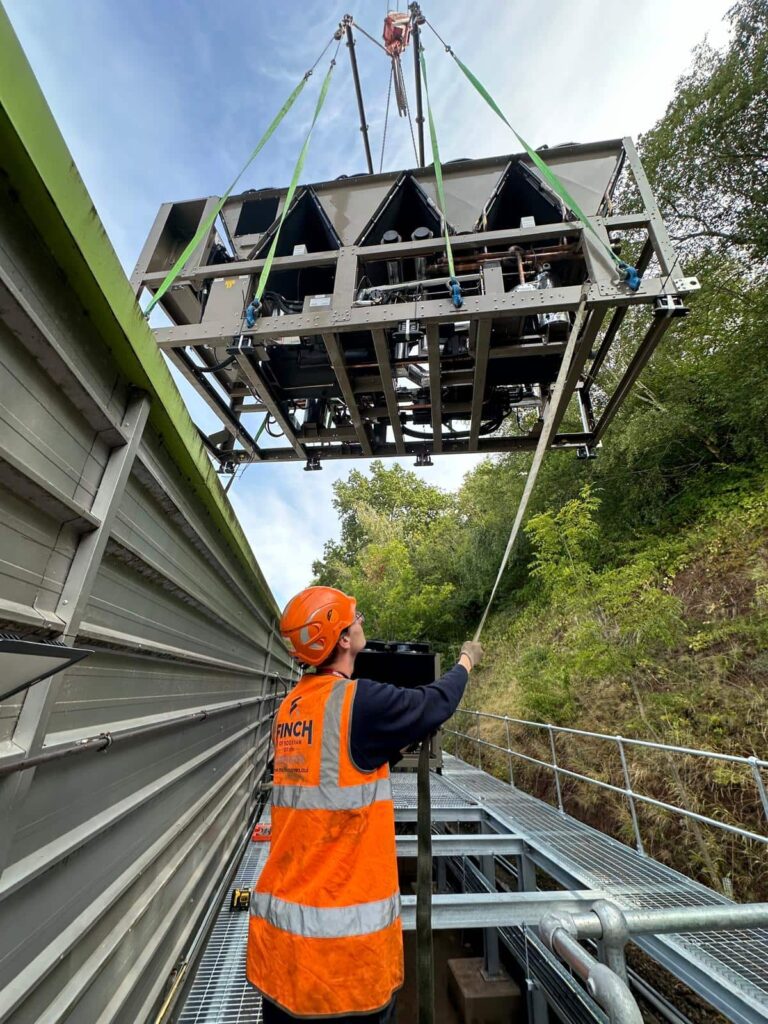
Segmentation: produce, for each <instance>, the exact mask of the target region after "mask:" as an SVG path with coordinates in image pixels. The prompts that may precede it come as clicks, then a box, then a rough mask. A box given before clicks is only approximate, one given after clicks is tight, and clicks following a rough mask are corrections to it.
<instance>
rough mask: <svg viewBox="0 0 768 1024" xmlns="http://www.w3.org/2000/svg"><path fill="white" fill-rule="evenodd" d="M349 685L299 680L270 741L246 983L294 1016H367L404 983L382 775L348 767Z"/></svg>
mask: <svg viewBox="0 0 768 1024" xmlns="http://www.w3.org/2000/svg"><path fill="white" fill-rule="evenodd" d="M355 686H356V683H355V682H353V681H350V680H349V679H339V678H337V677H335V676H328V675H325V676H319V675H318V676H314V675H310V676H304V678H303V679H301V681H300V682H299V684H298V685H297V686H296V687H295V688H294V689H293V690H292V691H291V693H289V695H288V696H287V697H286V698H285V700H284V701H283V702H282V704H281V705H280V709H279V710H278V713H277V717H276V720H275V725H274V730H273V736H274V745H275V775H274V786H273V790H272V845H271V849H270V853H269V857H268V859H267V862H266V864H265V866H264V869H263V870H262V873H261V875H260V877H259V879H258V882H257V883H256V886H255V888H254V891H253V893H252V894H251V917H250V924H249V934H248V965H247V974H248V980H249V981H250V982H251V984H253V985H255V986H256V988H258V989H259V990H260V991H261V992H262V993H263V994H264V995H265V996H266V997H267V998H268V999H271V1000H272V1002H274V1003H277V1005H278V1006H280V1007H282V1008H283V1009H284V1010H286V1011H287V1012H288V1013H291V1014H293V1015H294V1016H296V1017H332V1016H341V1015H344V1014H356V1013H374V1012H375V1011H376V1010H380V1009H382V1008H383V1007H385V1006H386V1005H387V1004H388V1003H389V1002H390V1000H391V998H392V995H393V994H394V993H395V992H396V991H397V989H398V988H400V987H401V985H402V984H403V946H402V927H401V923H400V892H399V889H398V880H397V855H396V852H395V812H394V805H393V803H392V787H391V783H390V780H389V766H388V765H386V764H385V765H382V767H381V768H377V769H376V770H375V771H371V772H365V771H361V770H360V769H359V768H356V767H355V765H354V764H353V762H352V757H351V754H350V749H349V735H350V725H351V719H352V700H353V698H354V694H355Z"/></svg>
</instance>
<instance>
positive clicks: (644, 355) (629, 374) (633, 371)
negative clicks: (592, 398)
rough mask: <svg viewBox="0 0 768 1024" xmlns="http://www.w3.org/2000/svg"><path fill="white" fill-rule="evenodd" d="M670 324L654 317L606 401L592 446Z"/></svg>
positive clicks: (670, 321)
mask: <svg viewBox="0 0 768 1024" xmlns="http://www.w3.org/2000/svg"><path fill="white" fill-rule="evenodd" d="M671 323H672V319H671V318H670V317H655V318H654V322H653V323H652V324H651V326H650V327H649V328H648V332H647V333H646V335H645V337H644V338H643V340H642V341H641V342H640V344H639V346H638V348H637V351H636V352H635V354H634V356H633V357H632V359H631V360H630V362H629V366H628V367H627V369H626V370H625V372H624V376H623V377H622V378H621V380H620V381H619V383H618V384H617V385H616V388H615V390H614V392H613V394H612V395H611V397H610V398H609V399H608V404H607V405H606V406H605V409H603V413H602V415H601V417H600V419H599V420H598V422H597V426H596V427H595V430H594V434H593V441H592V443H593V444H597V442H598V441H600V439H601V438H602V437H603V435H604V434H605V432H606V430H607V429H608V426H609V424H610V422H611V420H612V419H613V417H614V416H615V415H616V413H617V412H618V411H619V407H620V406H621V403H622V402H623V401H624V399H625V397H626V395H627V393H628V391H629V389H630V388H631V387H632V385H633V384H634V383H635V381H636V380H637V378H638V377H639V376H640V374H641V373H642V371H643V369H644V367H645V365H646V363H647V362H648V360H649V359H650V358H651V356H652V355H653V353H654V351H655V350H656V346H657V345H658V344H659V342H660V341H661V339H662V337H663V336H664V334H665V332H666V330H667V328H668V327H669V325H670V324H671Z"/></svg>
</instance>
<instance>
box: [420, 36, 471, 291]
mask: <svg viewBox="0 0 768 1024" xmlns="http://www.w3.org/2000/svg"><path fill="white" fill-rule="evenodd" d="M419 61H420V63H421V78H422V81H423V82H424V98H425V99H426V101H427V120H428V121H429V138H430V141H431V143H432V162H433V163H434V166H435V184H436V186H437V203H438V206H439V208H440V216H441V217H442V220H443V237H444V238H445V254H446V257H447V259H448V276H449V277H450V284H449V285H448V287H449V289H450V292H451V300H452V301H453V304H454V306H455V307H456V308H457V309H460V308H461V306H462V305H463V304H464V302H463V299H462V297H461V286H460V285H459V282H458V281H457V279H456V270H455V267H454V263H453V249H452V248H451V237H450V235H449V234H448V218H447V217H446V214H445V190H444V188H443V166H442V164H441V163H440V150H439V148H438V145H437V130H436V129H435V119H434V117H433V116H432V107H431V105H430V102H429V85H428V83H427V64H426V61H425V60H424V47H423V46H421V47H419Z"/></svg>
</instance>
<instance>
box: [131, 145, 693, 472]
mask: <svg viewBox="0 0 768 1024" xmlns="http://www.w3.org/2000/svg"><path fill="white" fill-rule="evenodd" d="M607 145H609V144H607V143H595V144H591V145H589V146H579V147H571V149H573V150H574V151H578V152H579V153H582V154H584V155H589V154H590V153H596V152H598V151H599V150H600V147H601V146H602V147H606V146H607ZM616 145H617V146H620V148H621V151H622V157H623V160H624V162H625V164H626V166H627V167H628V168H629V171H630V172H631V174H632V176H633V177H634V180H635V182H636V184H637V187H638V192H639V194H640V198H641V202H642V207H643V208H642V210H641V211H640V212H637V213H632V214H624V215H613V216H605V217H599V216H598V217H594V218H593V221H592V224H593V226H594V227H595V229H596V231H597V234H598V235H599V236H600V237H601V238H602V239H603V241H605V242H608V240H609V237H610V235H611V234H612V233H615V232H626V231H635V230H640V231H643V232H645V243H644V246H643V248H642V252H641V255H640V258H639V269H640V270H641V271H644V270H646V269H647V267H648V265H649V264H650V262H651V260H652V259H653V258H654V257H655V259H656V260H657V262H658V266H659V268H660V276H658V277H651V278H647V279H643V280H642V281H641V284H640V287H639V288H638V289H637V291H634V292H633V291H630V290H629V288H628V287H627V285H626V284H624V283H623V282H622V281H620V280H619V278H618V275H617V272H616V270H615V267H613V265H612V264H611V263H610V261H609V260H607V258H606V255H605V253H604V252H603V251H602V249H601V247H600V246H599V245H597V244H596V242H595V240H594V236H593V235H592V233H591V232H589V231H586V230H585V229H584V227H583V225H582V224H581V223H580V222H578V221H564V222H561V223H558V224H546V225H537V226H533V227H525V228H522V227H521V228H509V229H504V230H492V231H472V232H467V233H462V234H457V235H454V236H453V238H452V245H453V249H454V252H455V254H456V256H457V259H459V260H460V258H461V254H462V253H463V252H466V251H467V250H476V251H477V250H482V249H484V248H486V247H497V246H499V247H501V246H505V247H508V246H512V245H521V244H524V243H525V244H534V243H536V242H537V241H542V240H544V239H547V238H550V239H551V238H552V237H553V236H558V237H564V238H567V239H568V240H570V241H573V242H576V243H579V245H580V247H581V250H582V252H583V256H584V259H585V262H586V267H587V271H588V275H589V280H590V282H591V284H590V287H589V290H588V293H587V307H586V308H587V316H586V319H585V323H584V327H583V330H582V332H581V337H580V339H579V344H578V346H577V349H576V352H575V353H574V359H573V363H572V366H571V370H570V372H569V376H568V379H567V381H566V386H565V391H564V393H563V396H562V403H561V404H560V408H559V409H558V410H557V415H556V416H555V420H556V426H557V427H559V425H560V421H561V420H562V418H563V416H564V414H565V411H566V409H567V407H568V404H569V402H570V401H571V399H572V398H573V397H574V395H575V396H576V398H577V401H578V405H579V410H580V413H581V419H582V429H581V430H576V431H571V432H559V431H555V434H554V436H553V439H552V443H551V447H553V448H570V449H577V450H582V451H586V452H591V451H592V449H594V448H595V447H596V446H597V445H599V443H600V442H601V440H602V438H603V436H604V434H605V431H606V429H607V428H608V426H609V424H610V422H611V420H612V419H613V417H614V416H615V414H616V412H617V410H618V408H619V407H620V405H621V403H622V401H623V400H624V398H625V397H626V395H627V393H628V392H629V390H630V388H631V387H632V385H633V384H634V382H635V380H636V379H637V377H638V375H639V374H640V372H641V371H642V369H643V367H644V366H645V365H646V363H647V361H648V360H649V359H650V357H651V355H652V354H653V352H654V350H655V349H656V347H657V346H658V344H659V342H660V341H661V338H662V337H663V335H664V333H665V332H666V330H667V328H668V327H669V325H670V323H671V321H672V319H673V318H674V316H676V315H679V314H680V313H682V312H685V310H684V308H683V306H682V300H683V298H684V297H685V296H686V295H687V294H688V293H690V292H692V291H695V290H697V289H698V287H699V284H698V281H697V280H696V279H695V278H686V277H685V276H684V275H683V272H682V270H681V268H680V265H679V263H678V261H677V256H676V255H675V252H674V250H673V248H672V244H671V242H670V239H669V237H668V234H667V232H666V229H665V227H664V224H663V222H662V219H661V215H660V213H659V210H658V207H657V205H656V202H655V200H654V198H653V195H652V193H651V190H650V187H649V185H648V181H647V178H646V176H645V173H644V171H643V168H642V165H641V163H640V160H639V157H638V155H637V152H636V150H635V147H634V145H633V143H632V141H631V139H623V140H621V142H620V143H617V144H616ZM550 152H551V153H556V152H557V151H556V150H552V151H550ZM378 177H380V176H376V175H373V176H369V177H368V179H367V180H371V179H374V180H375V179H377V178H378ZM169 207H170V204H168V207H165V208H163V209H161V213H160V215H159V216H158V220H157V221H156V224H155V227H154V228H153V232H152V234H151V235H150V239H149V240H148V242H147V245H146V246H145V248H144V251H143V252H142V255H141V257H140V259H139V263H138V264H137V267H136V270H135V271H134V274H133V276H132V283H133V286H134V289H135V291H136V292H137V293H138V292H140V290H141V289H142V288H145V287H146V288H149V289H150V290H152V289H153V288H157V287H158V286H159V284H160V283H161V282H162V280H163V279H164V276H165V272H164V271H152V272H150V271H149V270H148V267H149V263H150V260H151V257H152V254H153V252H154V247H153V245H154V244H156V243H157V240H158V239H159V237H160V233H161V231H162V226H163V223H164V220H163V217H164V216H165V217H167V216H168V212H169ZM201 208H202V207H201ZM206 208H207V207H206ZM163 211H165V213H164V212H163ZM153 240H154V243H153ZM443 246H444V242H443V240H442V239H441V238H430V239H426V240H419V241H403V242H399V243H396V244H391V245H366V246H356V245H346V246H342V247H341V248H340V249H338V250H328V251H322V252H310V253H303V254H296V255H291V256H280V257H276V258H275V260H274V263H273V273H279V272H281V271H297V270H305V269H309V268H321V267H326V268H327V267H331V268H333V270H334V274H335V278H334V282H335V283H334V287H333V296H332V301H331V304H330V306H329V307H327V308H322V309H310V310H308V311H304V312H302V313H294V314H288V315H286V316H281V317H279V318H272V317H270V318H267V319H261V320H257V322H256V324H255V325H254V326H253V327H250V328H249V327H247V326H246V325H245V324H244V322H243V321H242V319H240V318H239V317H238V318H236V319H230V320H229V321H227V322H219V321H206V322H204V323H202V324H200V323H198V324H178V325H176V326H173V327H168V328H160V329H158V330H156V331H155V336H156V339H157V342H158V345H159V347H160V348H161V349H162V350H163V351H165V352H166V354H167V355H168V357H169V358H170V359H171V360H172V361H173V362H174V364H175V365H176V366H177V367H178V368H179V369H180V370H181V372H182V373H183V374H184V376H185V377H186V379H187V380H188V381H189V382H190V383H191V385H192V386H193V387H194V388H195V389H196V391H197V392H198V394H199V395H200V396H201V397H202V398H203V400H204V401H205V402H206V403H207V404H208V405H209V406H210V408H211V409H212V410H213V411H214V412H215V413H216V415H217V416H218V417H219V418H220V419H221V420H222V423H223V425H224V428H225V430H227V431H228V432H229V433H230V434H231V435H232V438H233V439H234V441H235V442H237V443H238V444H239V446H240V447H238V448H237V449H234V450H231V448H232V442H230V444H229V445H228V447H227V450H226V451H224V450H223V449H222V450H221V457H222V459H223V458H224V457H226V459H227V460H228V461H231V462H251V461H294V460H304V459H307V458H310V457H314V458H317V457H320V458H321V459H322V460H325V459H338V458H350V457H370V456H371V455H374V456H376V457H389V456H397V455H399V456H402V455H406V454H409V455H410V454H412V455H419V454H422V453H424V451H425V447H427V448H428V449H429V450H430V451H432V452H437V453H439V452H444V453H458V452H481V453H491V452H511V451H529V450H532V449H534V448H535V447H536V444H537V440H538V433H539V429H540V424H539V425H537V426H534V428H533V429H531V430H530V431H529V432H528V433H527V434H521V435H518V436H495V435H488V436H482V435H480V433H479V427H480V414H481V410H482V403H483V393H484V388H485V382H486V375H487V367H488V360H489V359H495V358H500V357H514V356H518V355H519V356H536V355H544V354H547V355H552V354H558V353H560V352H562V350H563V348H564V345H563V343H561V342H559V341H554V340H553V341H552V342H549V343H545V344H541V343H538V344H536V343H534V344H527V343H525V342H520V343H517V344H514V345H511V346H507V347H506V350H505V351H504V352H502V351H501V350H499V349H497V348H490V349H489V345H488V339H489V337H490V331H491V326H492V324H494V323H500V322H503V321H505V320H511V319H515V318H520V317H525V316H534V315H536V314H542V313H547V312H567V313H573V312H574V311H575V310H576V309H577V307H578V305H579V300H580V297H581V292H582V288H581V286H580V285H572V286H568V287H553V288H547V289H544V290H529V291H507V292H505V291H504V286H503V281H502V280H501V273H500V271H498V270H497V271H496V272H494V267H493V264H488V263H486V264H485V267H484V273H483V277H484V278H485V291H484V294H480V295H468V296H466V297H465V300H464V306H463V307H462V309H461V310H460V311H457V310H455V309H454V308H453V306H452V304H451V302H450V301H449V299H448V298H447V297H446V298H440V299H434V298H432V299H419V300H418V301H415V302H412V303H408V304H400V303H393V304H389V305H384V304H383V305H378V306H373V307H372V306H356V305H355V299H356V290H357V286H358V281H359V278H360V275H361V273H362V269H361V268H362V267H363V266H364V265H365V264H366V263H368V262H373V261H376V260H379V261H382V260H393V259H413V258H416V257H423V256H427V255H433V254H435V253H440V252H441V251H442V249H443ZM209 248H210V246H209V245H207V244H205V245H201V246H200V247H199V248H198V251H197V252H198V255H197V259H195V258H193V259H192V260H190V263H189V264H188V265H187V267H185V269H184V271H183V272H182V274H181V276H180V277H179V278H178V280H177V282H176V285H175V287H183V286H184V285H193V286H197V287H199V286H200V285H201V284H202V282H203V281H210V280H214V281H215V280H216V279H220V278H227V279H231V278H234V277H242V276H252V275H254V274H257V273H258V272H259V271H260V270H261V268H262V267H263V266H264V262H265V261H264V259H261V258H260V259H236V260H235V261H233V262H229V263H222V264H211V265H207V264H205V263H204V262H202V261H203V257H204V254H205V253H206V252H207V251H208V249H209ZM636 305H646V306H649V307H651V308H652V309H653V310H654V316H653V319H652V322H651V325H650V327H649V328H648V330H647V332H646V334H645V336H644V338H643V339H642V341H641V342H640V344H639V346H638V348H637V351H636V353H635V355H634V357H633V358H632V359H631V361H630V363H629V366H628V367H627V369H626V371H625V372H624V374H623V376H622V377H621V379H620V380H619V382H618V384H617V385H616V386H615V388H614V390H613V393H612V395H611V396H610V397H609V398H608V400H607V404H606V405H605V407H604V409H603V411H602V414H601V415H600V416H599V418H596V416H595V413H594V410H593V402H592V396H591V389H592V387H593V385H594V383H595V380H596V378H597V375H598V372H599V370H600V368H601V366H602V365H603V363H604V362H605V359H606V356H607V355H608V353H609V351H610V349H611V346H612V345H613V344H614V342H615V341H616V338H617V336H618V334H619V329H620V327H621V325H622V322H623V320H624V317H625V315H626V311H627V309H629V308H630V307H631V306H636ZM609 313H612V316H611V319H610V321H609V323H608V327H607V328H606V330H605V331H604V333H603V336H602V338H601V337H600V330H601V328H602V325H603V322H604V320H605V317H606V315H607V314H609ZM406 316H408V317H411V318H413V319H415V320H418V321H419V323H420V324H422V325H423V326H424V327H425V328H426V332H427V347H428V360H429V361H428V365H429V388H430V394H431V427H432V434H433V436H434V441H430V442H428V444H426V445H425V442H424V441H419V440H418V439H415V438H414V439H411V438H407V437H405V436H404V435H403V432H402V429H401V426H400V423H399V415H398V399H397V395H396V394H395V391H394V388H393V387H392V370H393V366H392V363H391V360H390V358H389V352H388V342H387V334H386V332H387V331H388V330H391V329H392V328H394V327H396V326H397V324H398V323H400V322H401V321H402V320H403V319H404V318H405V317H406ZM457 320H468V321H469V322H470V336H471V337H472V338H473V339H474V342H475V367H474V372H470V373H466V372H465V371H448V370H446V369H445V368H444V367H443V366H441V358H440V354H439V348H438V342H437V331H438V328H439V325H440V324H452V323H455V322H456V321H457ZM349 332H370V339H371V347H372V348H373V349H374V350H375V353H376V360H377V363H378V372H370V371H369V372H363V373H361V372H360V371H357V370H355V369H354V367H351V366H350V365H349V364H347V363H346V361H345V357H344V349H343V345H342V340H341V339H342V336H343V335H344V334H346V333H349ZM286 336H299V337H302V336H304V337H306V336H322V338H323V339H324V341H325V345H326V350H327V353H328V357H329V361H330V363H331V366H332V369H333V372H334V375H335V378H336V382H337V384H338V390H339V393H340V394H341V395H343V398H344V402H345V404H346V405H347V408H348V411H349V415H350V420H351V424H352V426H351V427H349V426H336V427H334V426H331V427H328V428H325V429H322V430H318V429H316V428H315V429H310V430H307V429H306V428H304V427H303V426H301V425H299V424H297V423H296V422H295V421H294V420H293V419H292V418H291V417H288V416H287V415H286V414H285V412H284V410H283V409H281V408H280V406H279V404H278V402H277V400H276V397H275V395H274V394H273V393H272V391H271V389H270V386H269V383H268V381H267V379H266V377H265V375H264V373H263V370H262V366H264V365H265V363H264V359H265V358H266V356H267V353H266V349H265V347H264V346H265V345H266V344H268V343H279V340H280V339H281V338H284V337H286ZM233 338H240V339H241V345H243V346H245V347H244V349H243V351H242V352H241V353H239V354H238V356H237V361H238V364H239V366H240V368H241V370H242V373H243V375H244V377H245V381H246V382H247V386H246V387H243V384H242V383H241V384H233V383H232V381H231V380H229V379H228V378H227V377H226V374H225V373H223V372H217V371H214V372H210V371H209V370H208V369H207V367H206V363H208V364H209V365H210V354H209V353H205V347H206V346H214V347H221V346H227V345H231V344H232V339H233ZM595 346H596V351H594V349H595ZM190 348H193V349H196V350H197V353H198V359H199V362H198V363H197V364H196V363H195V362H194V361H193V359H192V357H191V355H190V354H189V351H188V350H189V349H190ZM203 353H205V354H203ZM266 365H268V364H266ZM201 371H205V372H201ZM211 378H213V379H215V380H216V383H217V385H218V388H219V390H218V391H217V390H216V388H214V387H213V385H212V383H211ZM452 383H464V384H466V383H472V384H473V388H474V391H473V395H472V400H471V402H470V403H469V408H468V410H467V420H468V421H469V422H470V430H469V437H468V438H454V437H451V435H450V434H448V433H444V432H443V431H442V423H443V415H444V413H445V411H446V410H444V409H443V408H442V404H441V397H440V396H441V389H442V388H444V387H446V386H448V385H450V384H452ZM249 393H250V394H253V395H254V396H255V399H256V403H255V406H254V407H252V408H247V407H243V403H242V399H243V397H244V396H246V395H247V394H249ZM370 393H374V394H378V395H381V398H382V400H381V403H380V405H377V406H376V408H375V409H374V410H373V412H374V413H375V414H376V415H377V416H380V417H382V418H383V417H386V419H388V421H389V426H390V427H391V429H392V440H389V439H386V440H385V441H383V442H381V441H379V442H378V443H375V442H374V441H373V438H372V432H371V430H370V429H369V420H367V419H366V415H365V414H364V412H363V410H361V407H360V405H359V403H358V396H359V395H361V394H370ZM542 401H543V403H544V405H543V408H542V413H544V412H545V411H546V395H545V396H542ZM253 408H266V409H267V410H268V411H269V412H270V414H271V415H272V416H273V417H274V418H275V419H276V421H277V422H278V423H279V425H280V427H281V429H282V430H283V432H284V434H285V437H286V440H287V441H288V444H287V445H281V446H279V447H260V446H259V445H258V444H257V443H256V442H255V441H254V440H253V437H252V435H251V434H250V432H248V431H247V430H246V429H245V428H244V427H243V425H242V423H241V416H242V414H243V412H244V411H253ZM455 411H459V410H455ZM366 412H367V415H368V417H371V416H372V412H371V411H366ZM214 450H215V449H214Z"/></svg>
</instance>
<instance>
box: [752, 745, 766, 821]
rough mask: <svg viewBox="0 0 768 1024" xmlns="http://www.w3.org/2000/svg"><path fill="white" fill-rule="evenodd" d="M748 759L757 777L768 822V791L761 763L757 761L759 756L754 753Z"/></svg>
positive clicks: (755, 777) (756, 781) (756, 783)
mask: <svg viewBox="0 0 768 1024" xmlns="http://www.w3.org/2000/svg"><path fill="white" fill-rule="evenodd" d="M747 760H748V761H749V763H750V765H751V767H752V775H753V776H754V779H755V785H756V786H757V792H758V794H759V796H760V802H761V803H762V805H763V814H764V815H765V820H766V822H768V793H766V791H765V783H764V782H763V776H762V773H761V771H760V765H759V764H758V763H757V758H756V757H755V756H754V755H753V756H752V757H748V758H747Z"/></svg>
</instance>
